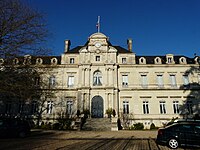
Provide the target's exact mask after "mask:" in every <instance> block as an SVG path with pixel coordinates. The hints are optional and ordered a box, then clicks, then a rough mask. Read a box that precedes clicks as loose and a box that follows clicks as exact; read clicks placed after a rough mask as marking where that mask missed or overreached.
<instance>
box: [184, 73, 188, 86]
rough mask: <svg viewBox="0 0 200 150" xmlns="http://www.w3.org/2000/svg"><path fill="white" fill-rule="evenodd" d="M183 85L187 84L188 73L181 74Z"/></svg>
mask: <svg viewBox="0 0 200 150" xmlns="http://www.w3.org/2000/svg"><path fill="white" fill-rule="evenodd" d="M183 85H189V77H188V75H183Z"/></svg>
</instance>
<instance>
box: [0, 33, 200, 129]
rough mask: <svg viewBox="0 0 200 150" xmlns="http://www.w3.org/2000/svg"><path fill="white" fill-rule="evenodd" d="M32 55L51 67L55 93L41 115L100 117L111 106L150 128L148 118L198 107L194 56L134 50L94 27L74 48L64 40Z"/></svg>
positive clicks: (199, 79) (199, 77)
mask: <svg viewBox="0 0 200 150" xmlns="http://www.w3.org/2000/svg"><path fill="white" fill-rule="evenodd" d="M30 57H31V56H30ZM31 59H32V65H34V66H36V67H39V68H40V69H42V68H51V70H50V71H49V72H50V73H49V74H48V76H47V79H46V82H49V85H51V87H52V90H54V91H55V96H54V97H52V98H48V100H47V101H46V107H47V110H46V111H45V112H44V113H43V117H48V118H52V117H55V116H56V114H57V113H58V112H59V113H67V114H69V115H71V116H73V115H76V112H77V110H80V111H81V112H82V111H84V110H89V111H90V117H92V118H103V117H107V114H106V110H108V109H109V108H112V109H114V110H115V112H116V117H119V118H120V119H121V120H122V122H126V123H128V125H131V124H133V123H136V122H142V123H143V124H144V126H145V128H149V126H150V124H152V123H154V124H155V125H156V126H162V125H163V124H164V123H166V122H167V121H169V120H171V119H172V118H176V117H178V118H181V117H192V116H193V115H194V114H199V112H200V92H199V91H200V86H199V84H200V70H199V57H197V56H195V57H194V58H189V57H187V56H184V55H181V56H175V55H173V54H166V55H165V56H137V55H136V54H135V53H134V50H133V49H132V40H131V39H128V40H127V48H123V47H120V46H114V45H112V44H111V43H110V42H109V38H108V37H107V36H105V35H104V34H102V33H99V32H98V33H94V34H92V35H91V36H90V37H89V38H88V40H87V42H86V43H85V45H83V46H77V47H75V48H73V49H70V41H69V40H66V41H65V48H64V53H63V54H62V55H61V56H48V57H39V56H38V57H35V56H34V57H31ZM0 63H2V64H3V59H2V60H1V62H0ZM41 66H42V67H41ZM192 68H197V69H196V70H195V71H194V70H193V69H192Z"/></svg>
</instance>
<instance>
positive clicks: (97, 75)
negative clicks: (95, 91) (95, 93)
mask: <svg viewBox="0 0 200 150" xmlns="http://www.w3.org/2000/svg"><path fill="white" fill-rule="evenodd" d="M93 85H94V86H99V85H102V74H101V72H100V71H95V72H94V75H93Z"/></svg>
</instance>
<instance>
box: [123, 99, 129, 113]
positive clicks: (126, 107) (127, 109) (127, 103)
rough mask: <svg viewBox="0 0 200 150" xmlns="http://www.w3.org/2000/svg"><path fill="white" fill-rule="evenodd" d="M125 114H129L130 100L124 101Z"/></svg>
mask: <svg viewBox="0 0 200 150" xmlns="http://www.w3.org/2000/svg"><path fill="white" fill-rule="evenodd" d="M123 114H129V102H128V101H123Z"/></svg>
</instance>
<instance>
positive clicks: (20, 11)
mask: <svg viewBox="0 0 200 150" xmlns="http://www.w3.org/2000/svg"><path fill="white" fill-rule="evenodd" d="M47 35H48V32H47V28H46V24H45V21H44V18H43V15H42V14H41V13H39V12H38V11H36V10H34V9H33V8H31V7H30V6H28V5H27V4H24V3H22V1H21V0H1V1H0V58H8V57H13V56H16V55H18V56H19V55H23V54H34V53H35V52H37V53H38V52H43V50H44V48H41V47H42V43H43V42H44V41H45V39H46V38H47Z"/></svg>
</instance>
